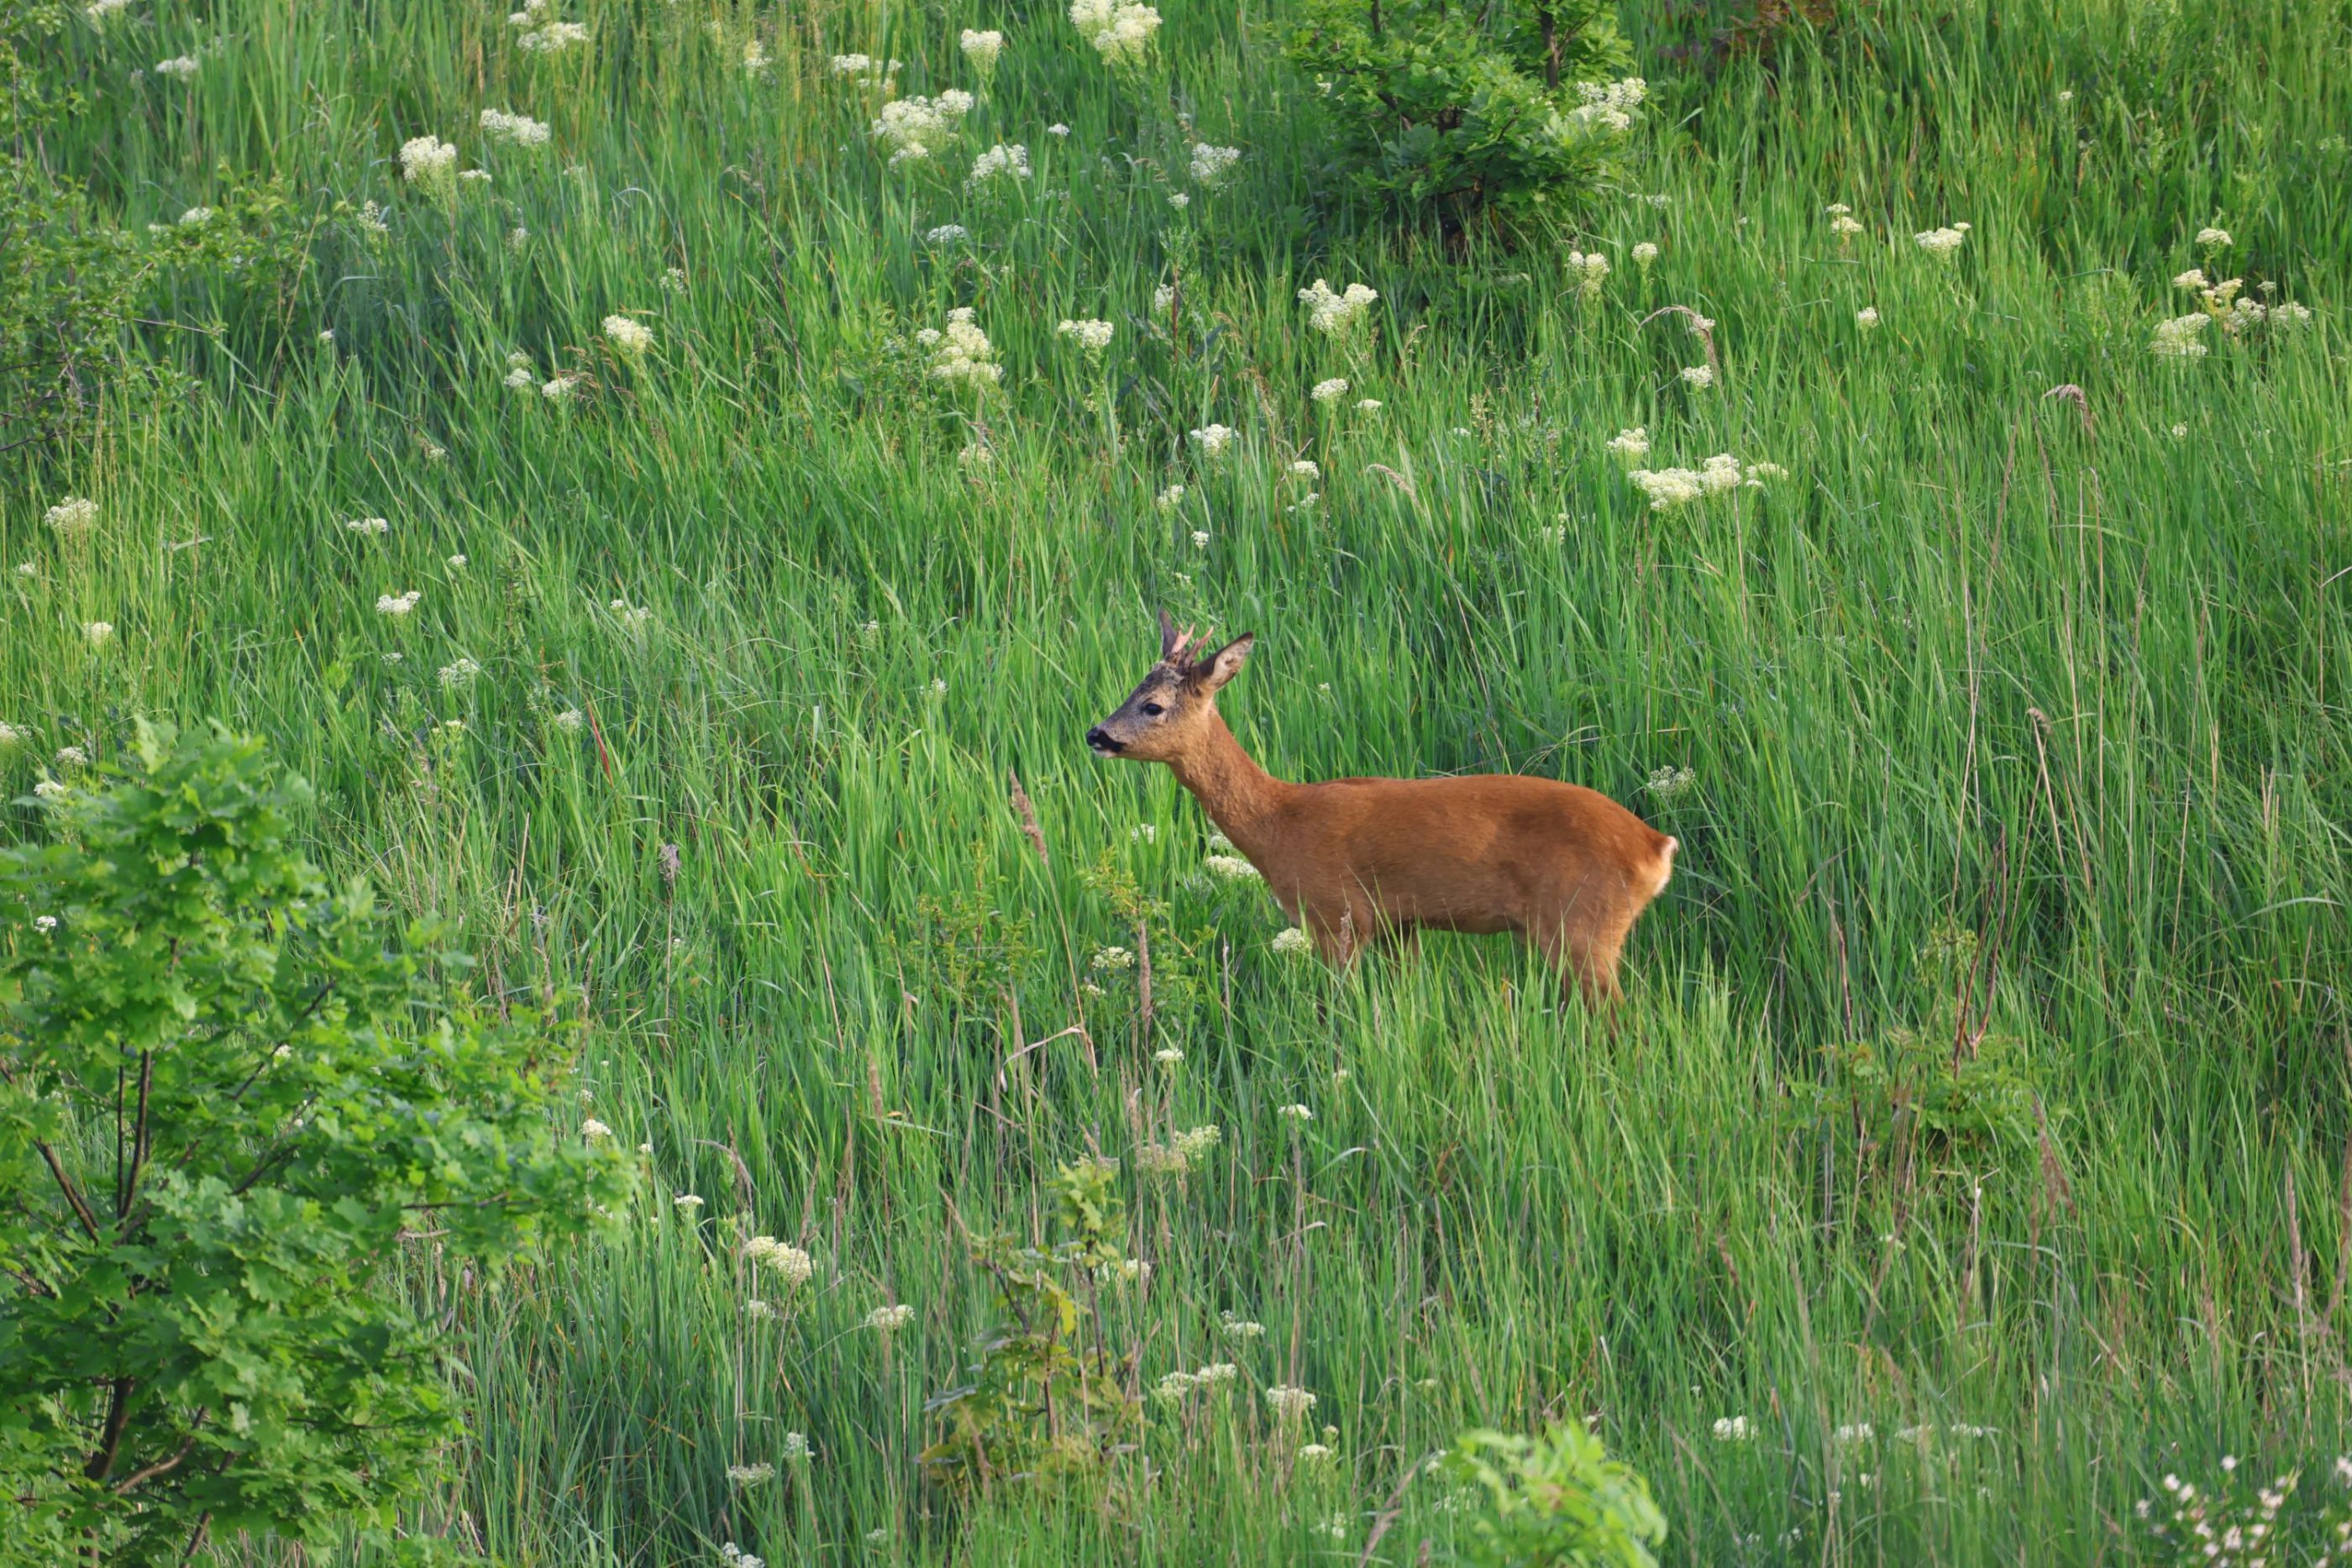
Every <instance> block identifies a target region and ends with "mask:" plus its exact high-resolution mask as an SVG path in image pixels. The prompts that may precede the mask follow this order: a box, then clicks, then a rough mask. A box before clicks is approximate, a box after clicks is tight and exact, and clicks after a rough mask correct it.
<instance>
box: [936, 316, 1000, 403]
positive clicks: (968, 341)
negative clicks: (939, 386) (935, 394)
mask: <svg viewBox="0 0 2352 1568" xmlns="http://www.w3.org/2000/svg"><path fill="white" fill-rule="evenodd" d="M915 341H916V342H917V343H919V344H920V345H921V346H922V347H924V348H926V349H928V350H930V351H931V363H930V369H929V375H930V377H931V379H932V380H934V381H941V382H948V383H950V385H955V386H966V387H973V388H987V387H992V386H994V385H995V384H996V383H997V382H1000V381H1002V380H1003V378H1004V367H1003V366H1002V365H999V364H998V363H997V362H996V347H995V345H994V344H992V343H991V342H990V341H989V340H988V334H987V333H985V332H983V331H982V330H981V329H980V327H979V324H978V323H977V322H975V321H974V320H973V319H972V312H971V307H970V306H964V307H961V308H958V309H954V310H950V311H949V312H948V324H947V329H946V330H945V331H940V330H938V329H933V328H929V327H926V328H924V329H922V330H921V331H919V332H918V333H916V334H915Z"/></svg>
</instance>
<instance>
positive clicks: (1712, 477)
mask: <svg viewBox="0 0 2352 1568" xmlns="http://www.w3.org/2000/svg"><path fill="white" fill-rule="evenodd" d="M1626 477H1627V478H1628V479H1631V480H1632V481H1633V487H1634V488H1635V489H1637V490H1639V491H1641V492H1642V494H1643V495H1644V496H1647V497H1649V498H1650V509H1651V510H1652V511H1654V512H1666V511H1672V510H1673V509H1674V508H1675V507H1686V506H1688V505H1690V504H1691V503H1692V502H1694V501H1702V500H1705V499H1706V497H1710V496H1720V495H1722V494H1723V493H1724V492H1726V491H1727V490H1737V489H1739V488H1741V487H1743V486H1745V487H1746V488H1748V489H1752V490H1760V489H1762V488H1763V487H1764V482H1765V481H1766V480H1767V479H1784V478H1786V477H1788V470H1787V469H1785V468H1783V467H1781V466H1780V465H1779V464H1777V463H1752V464H1748V465H1745V466H1742V465H1741V464H1740V461H1739V459H1738V458H1737V457H1735V456H1733V455H1731V454H1730V453H1728V452H1718V453H1717V454H1716V455H1714V456H1712V457H1710V458H1708V459H1707V460H1706V466H1704V467H1701V468H1696V469H1693V468H1658V469H1650V468H1636V469H1634V470H1633V472H1631V473H1629V474H1628V475H1626Z"/></svg>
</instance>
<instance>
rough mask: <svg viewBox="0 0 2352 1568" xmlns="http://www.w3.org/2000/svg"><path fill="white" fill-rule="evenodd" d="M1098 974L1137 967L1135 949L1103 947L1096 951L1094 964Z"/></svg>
mask: <svg viewBox="0 0 2352 1568" xmlns="http://www.w3.org/2000/svg"><path fill="white" fill-rule="evenodd" d="M1092 967H1093V968H1094V970H1095V972H1096V973H1097V974H1102V973H1107V972H1109V971H1114V970H1120V969H1132V968H1134V967H1135V953H1134V950H1133V949H1131V948H1128V947H1103V948H1099V949H1097V951H1096V953H1095V956H1094V959H1093V965H1092Z"/></svg>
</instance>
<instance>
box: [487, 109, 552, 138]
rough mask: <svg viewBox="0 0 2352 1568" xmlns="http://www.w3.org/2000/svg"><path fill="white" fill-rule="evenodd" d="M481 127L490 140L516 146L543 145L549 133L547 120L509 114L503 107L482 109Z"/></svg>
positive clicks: (526, 115)
mask: <svg viewBox="0 0 2352 1568" xmlns="http://www.w3.org/2000/svg"><path fill="white" fill-rule="evenodd" d="M481 127H482V134H483V135H485V136H487V137H488V138H489V139H490V140H491V141H504V142H508V143H510V144H511V145H513V146H516V147H544V146H546V145H547V140H548V137H549V135H550V134H551V133H550V131H549V130H548V126H547V121H545V120H533V119H532V118H531V117H530V115H528V114H509V113H508V112H507V111H506V110H503V109H486V110H482V118H481Z"/></svg>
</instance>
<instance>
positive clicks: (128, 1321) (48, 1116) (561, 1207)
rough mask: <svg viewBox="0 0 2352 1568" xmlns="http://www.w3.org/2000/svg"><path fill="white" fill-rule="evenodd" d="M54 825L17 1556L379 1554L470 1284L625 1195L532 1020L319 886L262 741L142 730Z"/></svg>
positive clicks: (19, 891) (17, 1409)
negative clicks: (290, 1540) (224, 1536)
mask: <svg viewBox="0 0 2352 1568" xmlns="http://www.w3.org/2000/svg"><path fill="white" fill-rule="evenodd" d="M43 800H44V804H43V807H42V809H43V810H44V811H45V812H46V814H47V816H48V818H49V819H50V837H49V839H48V841H47V842H43V843H36V844H31V845H27V846H25V847H23V848H19V849H14V850H10V851H7V852H5V853H0V931H5V936H0V1009H5V1010H0V1161H5V1166H4V1167H0V1180H5V1185H6V1187H7V1190H8V1191H9V1193H10V1194H11V1195H12V1196H11V1200H10V1202H9V1203H8V1205H7V1206H6V1207H5V1208H0V1268H5V1271H6V1276H7V1283H6V1285H5V1289H0V1486H5V1489H6V1490H7V1492H8V1493H9V1495H10V1496H11V1497H12V1498H13V1499H14V1500H15V1506H14V1507H13V1508H11V1509H10V1510H9V1511H7V1512H6V1514H5V1520H0V1551H5V1553H8V1555H7V1558H6V1560H7V1561H10V1562H31V1561H35V1560H36V1559H38V1558H41V1557H43V1556H45V1555H47V1556H48V1557H49V1558H50V1560H53V1561H59V1562H62V1561H65V1560H66V1559H67V1558H68V1557H69V1556H76V1555H79V1554H81V1553H84V1552H87V1553H89V1554H91V1555H92V1556H93V1557H95V1558H102V1559H103V1560H105V1561H108V1562H123V1563H149V1562H157V1563H163V1562H178V1561H182V1560H184V1555H185V1554H186V1553H187V1552H190V1551H191V1550H192V1549H193V1545H194V1542H195V1541H196V1540H198V1539H200V1538H202V1537H203V1536H205V1533H206V1532H207V1531H208V1530H211V1531H223V1532H229V1531H243V1530H275V1531H278V1532H280V1533H282V1534H285V1535H289V1536H291V1537H295V1538H298V1539H306V1540H317V1541H331V1540H333V1539H336V1538H337V1536H338V1534H339V1532H340V1531H342V1530H343V1529H345V1528H346V1527H348V1526H349V1524H350V1523H351V1522H352V1521H354V1520H363V1521H365V1520H373V1521H379V1522H382V1523H385V1524H388V1523H390V1522H391V1519H392V1515H391V1508H392V1505H393V1504H394V1502H396V1501H397V1500H400V1499H401V1498H402V1496H403V1495H404V1493H405V1492H407V1491H408V1490H411V1489H413V1487H414V1486H415V1482H416V1481H417V1479H418V1478H419V1477H420V1475H421V1474H423V1473H425V1469H426V1468H427V1467H428V1466H429V1465H430V1464H431V1463H432V1462H433V1460H434V1459H435V1458H436V1454H437V1453H438V1452H439V1451H440V1449H441V1448H442V1447H443V1446H444V1445H446V1443H448V1442H449V1441H450V1440H451V1439H452V1438H454V1437H456V1436H457V1434H458V1432H459V1430H460V1429H461V1421H460V1416H459V1411H458V1408H457V1405H456V1403H455V1402H454V1400H453V1398H452V1396H451V1392H450V1389H449V1387H448V1385H447V1383H446V1377H445V1369H446V1363H447V1344H446V1329H445V1328H444V1327H443V1326H442V1325H441V1324H438V1323H436V1322H435V1321H434V1320H435V1319H436V1317H438V1316H440V1315H441V1314H442V1313H443V1312H446V1311H447V1310H449V1309H451V1308H453V1307H454V1306H455V1305H456V1303H457V1300H458V1298H459V1297H460V1296H462V1294H464V1293H465V1291H466V1290H467V1288H468V1287H467V1285H466V1284H465V1283H463V1282H462V1281H461V1280H460V1277H459V1276H460V1271H461V1270H464V1271H466V1272H467V1277H468V1278H470V1277H471V1275H472V1272H473V1271H475V1270H480V1269H482V1268H484V1267H488V1268H491V1269H499V1268H503V1267H505V1266H507V1265H508V1264H509V1263H510V1262H512V1261H513V1260H515V1259H516V1258H517V1257H518V1256H520V1255H522V1254H524V1253H527V1252H528V1250H529V1249H530V1248H531V1246H532V1245H533V1244H534V1243H535V1242H536V1241H538V1240H539V1239H541V1238H542V1237H546V1236H563V1235H576V1234H579V1233H581V1232H582V1231H583V1230H584V1229H585V1228H586V1227H587V1225H588V1223H589V1220H590V1218H591V1214H592V1211H593V1208H594V1207H596V1206H599V1205H601V1204H607V1203H614V1202H619V1201H621V1200H622V1199H623V1198H624V1197H625V1193H626V1191H627V1187H628V1183H627V1180H626V1170H625V1167H624V1166H621V1165H620V1164H618V1163H617V1161H616V1160H615V1158H614V1155H613V1154H612V1152H611V1151H610V1149H609V1148H604V1149H599V1148H594V1147H591V1146H589V1145H585V1144H584V1143H583V1140H582V1139H581V1137H580V1135H579V1134H578V1133H577V1132H576V1131H573V1130H572V1128H571V1127H570V1126H569V1125H567V1122H568V1120H569V1118H565V1117H562V1116H561V1115H560V1114H559V1113H558V1102H557V1100H556V1099H555V1097H554V1095H553V1093H552V1091H551V1074H552V1073H555V1072H557V1071H560V1070H561V1069H560V1064H559V1063H557V1062H555V1061H551V1060H550V1059H549V1058H548V1057H547V1056H546V1054H545V1052H546V1049H547V1045H548V1040H547V1039H546V1037H545V1036H544V1035H542V1034H541V1032H540V1031H539V1030H535V1029H534V1028H532V1027H531V1020H530V1019H529V1018H528V1017H526V1016H524V1015H521V1014H515V1015H512V1016H509V1017H508V1018H506V1019H495V1020H494V1019H485V1018H483V1017H481V1016H478V1014H477V1013H476V1012H474V1011H473V1010H471V1009H468V1008H467V1007H465V1006H464V1005H462V1004H461V1003H456V1002H453V1000H452V998H449V996H448V995H447V990H446V982H445V981H444V980H443V979H441V978H439V977H438V976H437V973H436V971H441V970H443V969H444V967H445V966H446V964H447V963H448V962H449V960H448V959H447V957H446V956H433V949H432V947H431V946H430V938H429V934H428V933H425V932H423V931H412V932H409V933H406V934H402V933H399V932H397V931H396V930H395V929H394V926H393V925H391V924H390V923H389V922H388V921H387V920H386V918H385V917H384V915H383V914H382V913H381V912H380V911H379V910H378V908H377V906H376V903H375V900H374V897H373V894H371V893H369V891H368V890H367V889H366V887H365V886H364V885H363V884H360V883H353V884H352V885H350V886H349V887H347V888H345V889H343V890H342V891H340V892H336V891H331V890H330V889H329V887H328V886H327V884H326V883H325V881H324V879H323V878H322V877H321V875H320V873H319V872H318V871H317V870H316V869H315V868H314V867H312V866H311V865H310V863H309V862H306V861H305V860H303V859H302V857H301V856H300V855H299V852H297V851H296V849H295V848H294V845H293V841H292V839H293V833H294V821H295V818H296V817H297V815H298V814H299V813H301V812H303V811H304V810H306V809H307V807H308V805H309V792H308V790H307V789H305V788H304V787H303V786H302V785H301V784H300V783H299V781H297V780H295V779H290V778H289V777H287V776H285V775H284V774H282V773H281V772H280V771H279V770H278V769H277V768H275V767H273V766H272V765H271V764H270V762H269V760H268V757H267V755H266V753H265V751H264V748H263V747H262V746H261V745H260V744H259V743H258V742H257V741H253V740H248V739H242V738H237V737H231V736H229V735H227V734H226V733H221V732H206V731H203V730H197V731H193V732H191V733H190V734H189V735H187V736H186V737H174V736H173V734H172V732H171V731H169V730H167V729H160V728H157V729H148V728H142V730H141V731H140V733H139V736H138V737H137V739H136V741H135V743H134V745H133V747H132V748H131V753H130V764H129V766H128V767H127V768H126V770H125V773H124V776H123V777H122V778H121V779H120V780H118V781H116V782H114V783H112V784H110V785H107V786H104V787H100V788H91V789H60V788H52V789H50V790H49V791H47V792H46V793H45V795H44V797H43ZM404 1260H409V1261H412V1262H414V1263H415V1265H416V1267H415V1268H414V1269H412V1270H404V1269H402V1268H401V1267H400V1265H401V1263H402V1262H403V1261H404ZM44 1548H46V1552H45V1551H44Z"/></svg>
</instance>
